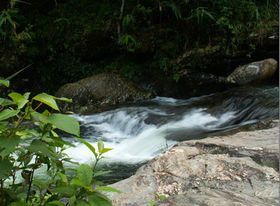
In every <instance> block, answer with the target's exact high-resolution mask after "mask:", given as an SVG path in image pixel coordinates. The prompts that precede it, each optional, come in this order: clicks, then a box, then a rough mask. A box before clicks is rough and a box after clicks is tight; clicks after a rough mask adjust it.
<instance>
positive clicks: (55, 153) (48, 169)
mask: <svg viewBox="0 0 280 206" xmlns="http://www.w3.org/2000/svg"><path fill="white" fill-rule="evenodd" d="M0 84H2V85H5V86H9V81H7V80H0ZM57 100H58V101H66V102H69V101H71V100H69V99H66V98H56V97H54V96H51V95H48V94H46V93H41V94H38V95H36V96H34V97H31V94H30V93H25V94H19V93H16V92H12V93H10V94H8V98H0V205H3V206H4V205H11V206H17V205H18V206H19V205H20V206H24V205H49V206H50V205H58V206H60V205H79V206H80V205H82V206H83V205H93V206H107V205H112V203H111V201H110V200H109V199H108V198H107V197H106V196H105V195H104V194H102V191H106V192H108V191H109V192H117V190H116V189H114V188H111V187H107V186H101V185H100V183H98V182H97V181H96V180H95V167H96V164H97V163H98V161H99V160H100V159H101V158H102V155H103V154H104V153H106V152H108V151H109V150H110V148H105V147H104V144H103V143H102V142H98V150H97V151H96V150H95V148H94V147H93V146H92V145H90V144H89V143H87V142H86V141H84V140H83V139H80V138H79V136H80V131H79V123H78V122H77V120H76V119H75V118H73V117H71V116H69V115H66V114H61V113H60V112H59V108H58V106H57V103H56V101H57ZM43 108H46V109H43ZM51 111H54V112H51ZM59 130H60V131H62V132H66V133H68V134H70V135H72V136H74V137H75V138H76V139H78V140H80V141H81V142H82V143H84V144H85V145H86V146H87V147H88V148H89V149H90V150H91V151H92V153H93V155H94V157H95V159H96V161H95V164H94V166H93V167H91V166H89V165H86V164H82V165H78V164H77V163H75V162H72V161H71V159H69V158H68V157H67V156H66V154H65V153H64V150H65V148H66V146H72V145H71V143H69V142H66V141H64V140H63V139H62V138H61V137H60V136H59V135H58V133H57V132H58V131H59ZM65 163H71V164H77V165H76V167H75V168H74V169H73V168H70V167H66V166H65ZM40 171H41V172H42V171H43V173H44V176H43V177H42V176H40V175H38V173H39V172H40Z"/></svg>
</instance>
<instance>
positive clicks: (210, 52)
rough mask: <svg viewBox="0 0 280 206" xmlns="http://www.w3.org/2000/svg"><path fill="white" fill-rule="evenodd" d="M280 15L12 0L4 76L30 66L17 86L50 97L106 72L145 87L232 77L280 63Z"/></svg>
mask: <svg viewBox="0 0 280 206" xmlns="http://www.w3.org/2000/svg"><path fill="white" fill-rule="evenodd" d="M278 10H279V6H278V1H276V0H272V1H270V0H259V1H254V0H235V1H232V0H219V1H209V0H197V1H191V0H184V1H183V0H165V1H162V0H155V1H147V0H142V1H131V0H122V1H121V0H120V1H109V0H102V1H90V0H49V1H35V0H28V1H18V0H5V1H1V3H0V45H1V47H0V69H1V76H2V77H7V76H8V75H10V74H12V73H14V72H16V71H18V70H20V69H21V68H23V67H25V66H27V65H29V64H31V65H32V66H31V67H30V68H28V69H27V70H26V71H24V72H23V73H22V74H21V75H20V76H18V77H17V80H16V81H17V83H15V84H14V85H15V86H16V87H17V89H23V88H25V89H27V90H37V91H38V90H39V91H41V90H44V91H47V92H54V91H56V90H57V89H58V88H59V87H60V86H61V85H63V84H65V83H68V82H74V81H77V80H79V79H81V78H84V77H87V76H90V75H92V74H96V73H100V72H103V71H114V72H116V73H120V74H121V75H122V76H124V77H126V78H129V79H132V80H134V81H136V82H141V83H142V84H145V83H143V82H148V83H146V84H151V83H153V82H161V81H164V82H166V80H168V81H169V82H171V83H172V82H173V83H174V82H180V79H181V78H182V77H183V76H184V75H185V74H186V73H188V74H189V73H197V72H205V73H211V74H217V75H220V76H226V75H228V74H229V73H230V72H231V71H232V69H233V68H234V67H235V66H238V65H239V64H241V63H243V62H246V60H248V59H252V60H254V59H258V58H260V57H261V58H266V57H274V58H278ZM144 86H145V85H144ZM146 87H148V86H147V85H146Z"/></svg>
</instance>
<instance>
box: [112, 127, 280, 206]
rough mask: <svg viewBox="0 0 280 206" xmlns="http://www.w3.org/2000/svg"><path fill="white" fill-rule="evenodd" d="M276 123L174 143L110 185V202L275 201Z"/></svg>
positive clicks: (250, 205)
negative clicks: (262, 127)
mask: <svg viewBox="0 0 280 206" xmlns="http://www.w3.org/2000/svg"><path fill="white" fill-rule="evenodd" d="M278 135H279V129H278V126H277V127H274V128H270V129H265V130H258V131H250V132H239V133H236V134H230V135H228V136H216V137H212V138H206V139H203V140H192V141H185V142H182V143H179V144H178V145H177V146H175V147H173V148H172V149H171V150H169V151H167V152H166V153H164V154H162V155H160V156H159V157H157V158H155V159H153V160H152V161H150V162H149V163H148V164H146V165H144V166H142V167H141V168H140V169H139V170H138V171H137V172H136V174H135V175H134V176H132V177H130V178H128V179H125V180H122V181H120V182H117V183H115V184H113V185H112V186H113V187H116V188H118V189H120V190H121V191H122V193H120V194H111V198H112V199H113V203H114V205H115V206H144V205H148V203H149V202H150V205H154V206H186V205H196V206H220V205H227V206H235V205H240V206H241V205H244V206H272V205H275V206H276V205H279V199H278V198H279V173H278V166H279V148H278Z"/></svg>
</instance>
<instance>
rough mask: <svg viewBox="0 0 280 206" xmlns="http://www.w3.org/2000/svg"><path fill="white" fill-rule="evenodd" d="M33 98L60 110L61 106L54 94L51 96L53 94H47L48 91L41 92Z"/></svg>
mask: <svg viewBox="0 0 280 206" xmlns="http://www.w3.org/2000/svg"><path fill="white" fill-rule="evenodd" d="M32 99H34V100H37V101H39V102H42V103H44V104H46V105H48V106H49V107H51V108H53V109H55V110H57V111H59V108H58V106H57V104H56V101H55V97H54V96H51V95H49V94H46V93H41V94H38V95H36V96H35V97H33V98H32Z"/></svg>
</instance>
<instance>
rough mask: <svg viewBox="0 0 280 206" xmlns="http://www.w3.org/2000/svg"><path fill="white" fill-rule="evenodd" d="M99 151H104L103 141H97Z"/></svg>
mask: <svg viewBox="0 0 280 206" xmlns="http://www.w3.org/2000/svg"><path fill="white" fill-rule="evenodd" d="M97 146H98V151H99V153H102V151H103V149H104V143H103V142H102V141H98V143H97Z"/></svg>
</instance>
